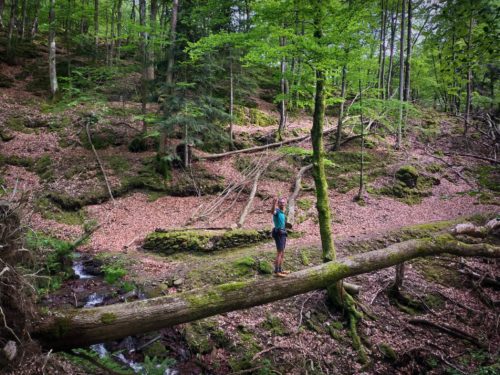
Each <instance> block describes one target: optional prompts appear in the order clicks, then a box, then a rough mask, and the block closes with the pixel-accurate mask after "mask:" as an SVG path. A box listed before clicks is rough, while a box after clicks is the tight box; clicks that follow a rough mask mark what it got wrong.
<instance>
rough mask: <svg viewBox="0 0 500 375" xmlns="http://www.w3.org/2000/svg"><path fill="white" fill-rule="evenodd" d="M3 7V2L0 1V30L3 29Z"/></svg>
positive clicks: (2, 0) (3, 0)
mask: <svg viewBox="0 0 500 375" xmlns="http://www.w3.org/2000/svg"><path fill="white" fill-rule="evenodd" d="M4 7H5V0H0V30H3V29H4V28H5V25H4V24H3V8H4Z"/></svg>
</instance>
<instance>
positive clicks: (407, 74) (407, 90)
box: [404, 0, 412, 102]
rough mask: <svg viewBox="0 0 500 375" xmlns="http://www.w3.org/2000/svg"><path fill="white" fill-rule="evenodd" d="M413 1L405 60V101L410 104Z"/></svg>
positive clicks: (410, 6) (409, 14) (409, 7)
mask: <svg viewBox="0 0 500 375" xmlns="http://www.w3.org/2000/svg"><path fill="white" fill-rule="evenodd" d="M411 1H412V0H408V32H407V33H408V35H407V37H406V60H405V92H404V101H405V102H409V101H410V100H411V98H410V94H411V91H410V67H411V27H412V26H411V21H412V3H411Z"/></svg>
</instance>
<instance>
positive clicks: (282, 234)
mask: <svg viewBox="0 0 500 375" xmlns="http://www.w3.org/2000/svg"><path fill="white" fill-rule="evenodd" d="M271 234H272V236H273V238H274V241H275V242H276V250H278V251H285V246H286V236H287V233H286V230H284V229H276V228H273V231H272V233H271Z"/></svg>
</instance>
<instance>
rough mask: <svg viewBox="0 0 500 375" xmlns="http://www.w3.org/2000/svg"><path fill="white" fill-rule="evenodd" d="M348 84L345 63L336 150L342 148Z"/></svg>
mask: <svg viewBox="0 0 500 375" xmlns="http://www.w3.org/2000/svg"><path fill="white" fill-rule="evenodd" d="M346 60H347V53H346ZM346 85H347V65H346V64H345V63H344V66H343V67H342V88H341V89H340V97H341V98H342V101H341V102H340V112H339V120H338V123H337V139H336V140H335V151H339V150H340V141H341V138H342V125H343V122H344V106H345V91H346Z"/></svg>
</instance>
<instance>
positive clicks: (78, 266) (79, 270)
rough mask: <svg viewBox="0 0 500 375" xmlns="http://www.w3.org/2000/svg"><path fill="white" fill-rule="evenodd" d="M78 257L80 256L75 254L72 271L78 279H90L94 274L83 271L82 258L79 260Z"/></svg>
mask: <svg viewBox="0 0 500 375" xmlns="http://www.w3.org/2000/svg"><path fill="white" fill-rule="evenodd" d="M79 258H80V257H79V255H78V254H77V257H76V259H75V261H74V262H73V267H72V268H73V271H74V272H75V275H76V276H78V278H79V279H92V278H93V277H94V276H92V275H89V274H88V273H85V269H84V268H83V260H80V259H79Z"/></svg>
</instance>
